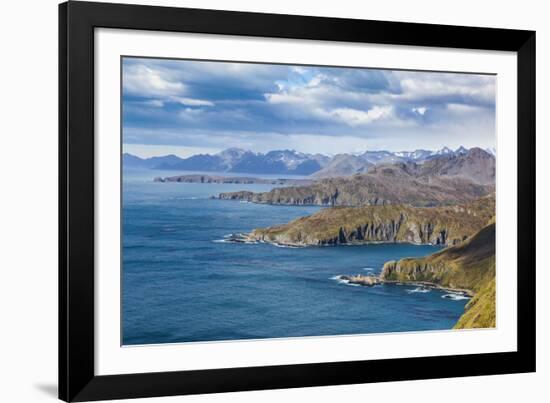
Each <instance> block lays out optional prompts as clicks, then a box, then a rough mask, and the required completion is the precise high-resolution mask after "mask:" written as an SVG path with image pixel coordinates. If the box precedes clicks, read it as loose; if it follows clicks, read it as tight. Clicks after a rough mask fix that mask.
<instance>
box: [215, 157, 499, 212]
mask: <svg viewBox="0 0 550 403" xmlns="http://www.w3.org/2000/svg"><path fill="white" fill-rule="evenodd" d="M414 169H416V168H414ZM414 169H413V167H411V166H410V165H408V164H396V165H391V166H385V167H377V168H376V169H374V170H373V171H372V172H368V173H364V174H357V175H354V176H352V177H348V178H328V179H322V180H319V181H316V182H315V183H313V184H311V185H307V186H290V187H284V188H276V189H273V190H271V191H270V192H263V193H250V192H231V193H221V194H219V196H218V198H220V199H238V200H246V201H250V202H254V203H267V204H289V205H320V206H365V205H367V206H369V205H387V204H410V205H413V206H428V207H429V206H441V205H449V204H456V203H465V202H469V201H472V200H475V199H478V198H479V197H481V196H484V195H487V194H489V193H491V192H492V191H493V190H494V186H493V185H482V184H478V183H475V182H473V181H471V180H469V179H466V178H461V177H454V176H453V177H447V176H417V175H416V171H414Z"/></svg>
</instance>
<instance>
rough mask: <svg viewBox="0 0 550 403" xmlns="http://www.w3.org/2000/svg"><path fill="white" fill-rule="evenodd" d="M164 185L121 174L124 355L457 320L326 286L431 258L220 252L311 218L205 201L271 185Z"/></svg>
mask: <svg viewBox="0 0 550 403" xmlns="http://www.w3.org/2000/svg"><path fill="white" fill-rule="evenodd" d="M173 174H182V172H177V173H174V172H167V171H155V170H139V169H126V170H124V173H123V203H122V252H123V259H122V263H123V267H122V290H121V291H122V330H123V340H122V343H123V344H124V345H136V344H159V343H183V342H198V341H202V342H204V341H219V340H244V339H263V338H282V337H284V338H286V337H300V336H330V335H349V334H366V333H381V332H403V331H423V330H441V329H450V328H452V326H453V325H454V324H455V323H456V321H457V320H458V318H459V317H460V315H461V314H462V313H463V312H464V306H465V304H466V303H467V301H468V300H467V298H466V297H463V296H461V295H459V294H452V293H449V292H448V291H443V290H437V289H429V288H423V287H418V286H415V285H394V284H382V285H376V286H374V287H363V286H357V285H351V284H347V283H346V282H344V281H342V280H339V279H338V276H340V275H350V274H359V273H361V274H367V273H373V274H377V273H379V272H380V270H381V268H382V266H383V264H384V263H385V262H387V261H389V260H396V259H399V258H402V257H416V256H425V255H428V254H431V253H433V252H435V251H437V250H439V248H438V247H436V246H430V245H420V246H419V245H409V244H373V245H365V246H333V247H308V248H285V247H277V246H275V245H270V244H264V243H257V244H243V243H231V242H228V237H229V236H230V235H231V234H235V233H244V232H249V231H251V230H252V229H254V228H258V227H266V226H271V225H275V224H282V223H286V222H288V221H290V220H292V219H295V218H298V217H301V216H306V215H310V214H312V213H315V212H316V211H319V209H320V208H321V207H317V206H274V205H263V204H253V203H243V202H239V201H230V200H216V199H211V198H210V197H211V196H213V195H217V194H218V193H220V192H230V191H237V190H251V191H267V190H269V189H271V188H272V185H237V184H192V183H159V182H153V177H155V176H169V175H173ZM210 174H212V173H210ZM246 176H253V175H249V174H247V175H246ZM260 176H261V177H267V176H266V175H260Z"/></svg>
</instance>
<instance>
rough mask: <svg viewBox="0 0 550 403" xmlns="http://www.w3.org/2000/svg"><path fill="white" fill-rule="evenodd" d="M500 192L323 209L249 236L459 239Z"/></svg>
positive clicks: (482, 220)
mask: <svg viewBox="0 0 550 403" xmlns="http://www.w3.org/2000/svg"><path fill="white" fill-rule="evenodd" d="M494 211H495V198H494V196H493V195H491V196H486V197H483V198H481V199H478V200H476V201H474V202H471V203H466V204H461V205H456V206H447V207H432V208H427V207H411V206H406V205H383V206H363V207H341V208H328V209H324V210H321V211H319V212H317V213H315V214H313V215H310V216H306V217H301V218H298V219H296V220H294V221H291V222H289V223H287V224H282V225H276V226H272V227H268V228H258V229H255V230H253V231H252V232H250V233H249V234H247V235H246V236H247V237H248V239H249V240H253V241H260V242H270V243H275V244H280V245H287V246H315V245H317V246H325V245H357V244H368V243H381V242H386V243H387V242H392V243H399V242H408V243H414V244H432V245H442V246H448V245H456V244H459V243H460V242H463V241H465V240H467V239H468V238H469V237H470V236H472V235H473V234H475V233H476V232H477V231H479V230H480V229H481V228H483V226H485V225H486V224H487V222H488V221H489V220H490V219H491V218H492V217H493V216H494Z"/></svg>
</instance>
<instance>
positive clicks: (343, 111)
mask: <svg viewBox="0 0 550 403" xmlns="http://www.w3.org/2000/svg"><path fill="white" fill-rule="evenodd" d="M330 115H331V116H334V117H336V118H338V119H340V120H341V121H342V122H343V123H345V124H348V125H351V126H357V125H367V124H370V123H373V122H375V121H378V120H384V119H389V118H390V117H392V116H393V107H391V106H374V107H373V108H371V109H369V110H368V111H361V110H357V109H351V108H338V109H334V110H333V111H330Z"/></svg>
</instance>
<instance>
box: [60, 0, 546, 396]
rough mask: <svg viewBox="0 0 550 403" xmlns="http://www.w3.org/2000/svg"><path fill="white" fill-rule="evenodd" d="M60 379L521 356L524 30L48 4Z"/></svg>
mask: <svg viewBox="0 0 550 403" xmlns="http://www.w3.org/2000/svg"><path fill="white" fill-rule="evenodd" d="M59 12H60V14H59V16H60V18H59V23H60V30H59V32H60V35H59V38H60V64H59V66H60V68H59V75H60V84H59V86H60V91H59V93H60V99H59V101H60V107H59V122H60V125H59V127H60V137H59V147H60V153H59V155H60V161H59V164H60V186H59V189H60V194H59V196H60V197H59V200H60V202H59V203H60V206H59V209H60V222H59V228H60V242H59V256H60V259H59V262H60V267H59V281H60V287H59V290H60V291H59V292H60V296H59V298H60V303H59V318H60V320H59V347H60V348H59V397H60V398H61V399H63V400H66V401H87V400H101V399H120V398H131V397H147V396H164V395H177V394H193V393H212V392H226V391H239V390H254V389H270V388H290V387H303V386H318V385H336V384H347V383H364V382H381V381H396V380H408V379H427V378H436V377H438V378H440V377H455V376H472V375H487V374H502V373H517V372H530V371H534V370H535V242H534V241H535V182H534V179H535V173H534V172H535V170H534V167H535V33H534V32H531V31H517V30H510V29H492V28H473V27H457V26H440V25H428V24H412V23H397V22H381V21H364V20H350V19H333V18H318V17H305V16H289V15H273V14H257V13H242V12H228V11H213V10H198V9H183V8H167V7H151V6H138V5H120V4H107V3H86V2H68V3H64V4H61V5H60V7H59Z"/></svg>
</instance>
